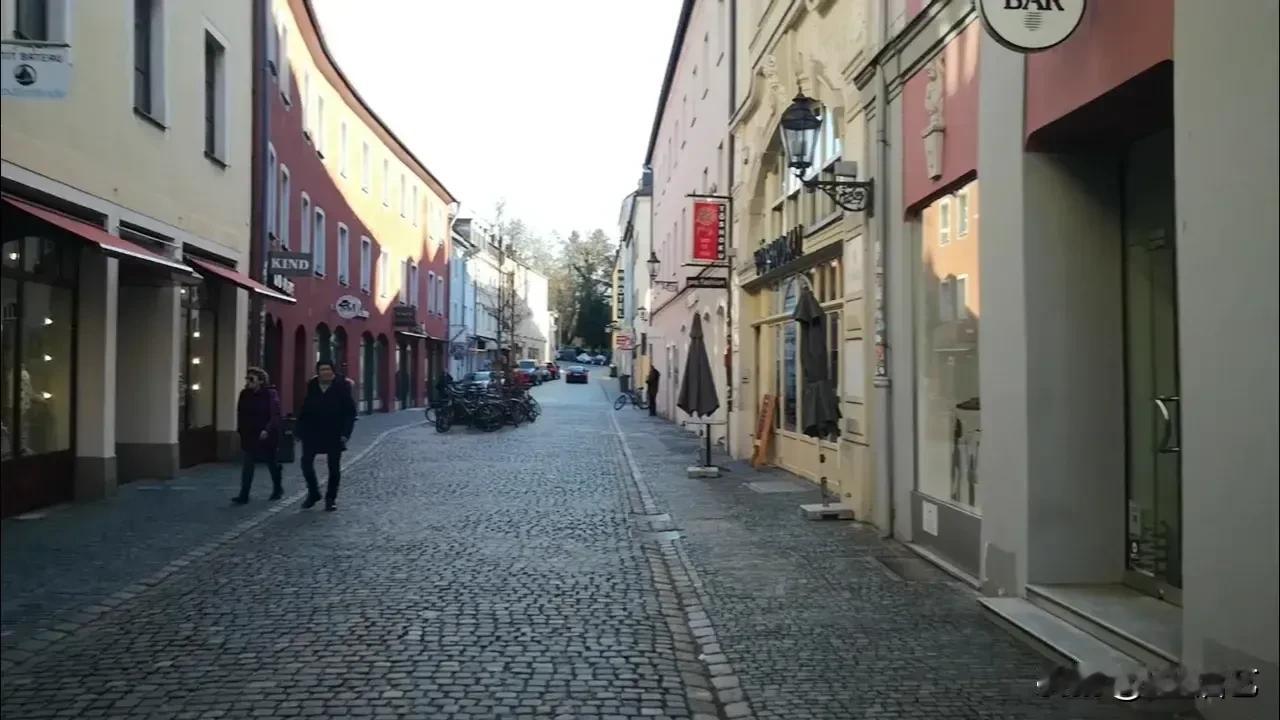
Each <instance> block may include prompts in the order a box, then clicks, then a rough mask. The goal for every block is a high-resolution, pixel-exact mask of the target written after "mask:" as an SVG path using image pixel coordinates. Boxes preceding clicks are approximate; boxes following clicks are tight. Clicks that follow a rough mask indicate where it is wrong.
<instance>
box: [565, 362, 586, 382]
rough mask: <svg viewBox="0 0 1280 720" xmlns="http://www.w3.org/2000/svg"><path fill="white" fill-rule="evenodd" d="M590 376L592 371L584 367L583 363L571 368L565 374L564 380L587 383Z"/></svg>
mask: <svg viewBox="0 0 1280 720" xmlns="http://www.w3.org/2000/svg"><path fill="white" fill-rule="evenodd" d="M589 377H590V373H588V372H587V369H586V368H584V367H582V366H581V365H574V366H573V367H571V368H569V371H568V372H566V373H565V374H564V381H565V382H566V383H583V384H586V382H587V379H588V378H589Z"/></svg>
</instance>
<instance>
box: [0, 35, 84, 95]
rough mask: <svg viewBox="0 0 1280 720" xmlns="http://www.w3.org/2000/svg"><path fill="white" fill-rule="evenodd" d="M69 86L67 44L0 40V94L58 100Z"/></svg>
mask: <svg viewBox="0 0 1280 720" xmlns="http://www.w3.org/2000/svg"><path fill="white" fill-rule="evenodd" d="M70 88H71V48H70V47H69V46H67V45H50V44H49V43H32V42H23V41H15V40H5V41H4V42H3V43H0V97H4V98H5V99H16V100H61V99H63V98H65V97H66V96H67V93H68V91H69V90H70Z"/></svg>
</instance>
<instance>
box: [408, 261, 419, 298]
mask: <svg viewBox="0 0 1280 720" xmlns="http://www.w3.org/2000/svg"><path fill="white" fill-rule="evenodd" d="M419 302H421V298H420V297H419V296H418V263H410V264H409V304H410V305H412V306H414V307H418V303H419Z"/></svg>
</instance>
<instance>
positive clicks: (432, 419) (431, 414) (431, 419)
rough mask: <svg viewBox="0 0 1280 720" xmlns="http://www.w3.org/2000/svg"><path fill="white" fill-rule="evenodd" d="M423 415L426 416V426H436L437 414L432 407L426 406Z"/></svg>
mask: <svg viewBox="0 0 1280 720" xmlns="http://www.w3.org/2000/svg"><path fill="white" fill-rule="evenodd" d="M423 414H424V415H426V416H427V424H428V425H435V424H436V416H437V415H438V414H439V413H438V412H437V411H436V409H435V408H434V407H432V406H427V409H426V410H425V411H423Z"/></svg>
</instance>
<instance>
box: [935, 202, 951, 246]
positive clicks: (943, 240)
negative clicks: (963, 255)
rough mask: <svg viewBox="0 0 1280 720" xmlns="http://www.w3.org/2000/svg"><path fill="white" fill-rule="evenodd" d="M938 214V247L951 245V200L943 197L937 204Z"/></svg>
mask: <svg viewBox="0 0 1280 720" xmlns="http://www.w3.org/2000/svg"><path fill="white" fill-rule="evenodd" d="M936 206H937V212H938V245H950V244H951V198H949V197H943V198H942V199H941V200H938V201H937V203H936Z"/></svg>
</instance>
